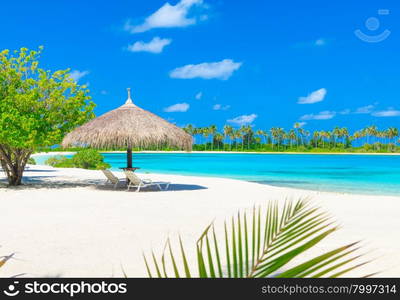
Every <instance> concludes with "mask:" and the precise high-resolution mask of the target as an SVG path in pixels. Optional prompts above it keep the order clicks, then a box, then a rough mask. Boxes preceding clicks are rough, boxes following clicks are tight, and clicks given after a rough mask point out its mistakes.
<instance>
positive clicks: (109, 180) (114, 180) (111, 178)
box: [101, 170, 126, 189]
mask: <svg viewBox="0 0 400 300" xmlns="http://www.w3.org/2000/svg"><path fill="white" fill-rule="evenodd" d="M101 171H102V172H103V174H104V175H105V176H106V177H107V180H106V182H105V184H107V183H111V184H113V185H114V189H116V188H117V187H118V185H120V184H126V180H125V179H122V180H121V179H119V178H118V177H117V176H115V175H114V174H113V173H112V172H111V171H110V170H101Z"/></svg>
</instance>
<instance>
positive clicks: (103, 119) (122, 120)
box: [62, 89, 192, 151]
mask: <svg viewBox="0 0 400 300" xmlns="http://www.w3.org/2000/svg"><path fill="white" fill-rule="evenodd" d="M155 145H169V146H175V147H178V148H180V149H184V150H188V151H190V150H191V149H192V136H191V135H189V134H188V133H186V132H185V131H184V130H182V129H181V128H179V127H177V126H175V125H173V124H171V123H169V122H167V121H166V120H164V119H162V118H160V117H158V116H156V115H155V114H153V113H151V112H149V111H147V110H144V109H142V108H140V107H138V106H136V105H135V104H133V102H132V99H131V97H130V90H129V89H128V100H127V101H126V103H125V104H124V105H122V106H120V107H119V108H117V109H114V110H112V111H109V112H107V113H105V114H104V115H101V116H100V117H97V118H95V119H93V120H91V121H89V122H87V123H86V124H84V125H82V126H80V127H78V128H76V129H75V130H74V131H72V132H70V133H69V134H67V136H66V137H65V138H64V140H63V142H62V146H63V147H73V146H78V147H79V146H90V147H92V148H101V149H111V148H114V149H115V148H134V147H147V146H155Z"/></svg>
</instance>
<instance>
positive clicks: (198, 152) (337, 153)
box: [33, 151, 400, 157]
mask: <svg viewBox="0 0 400 300" xmlns="http://www.w3.org/2000/svg"><path fill="white" fill-rule="evenodd" d="M75 153H76V152H67V151H65V152H40V153H35V154H33V157H34V156H35V155H57V154H58V155H70V154H75ZM101 153H126V151H101ZM136 153H175V154H176V153H188V154H191V153H192V154H201V153H204V154H283V155H284V154H302V155H308V154H310V155H392V156H393V155H394V156H398V155H400V153H351V152H247V151H190V152H187V151H139V152H136Z"/></svg>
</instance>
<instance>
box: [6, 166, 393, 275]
mask: <svg viewBox="0 0 400 300" xmlns="http://www.w3.org/2000/svg"><path fill="white" fill-rule="evenodd" d="M119 176H120V177H123V175H122V173H120V174H119ZM140 176H141V177H143V178H151V179H153V180H162V181H170V182H171V183H172V184H171V187H170V190H169V191H161V192H160V191H144V192H140V193H135V192H134V191H130V192H127V191H126V190H124V189H122V188H121V189H118V190H113V189H112V188H105V187H102V186H100V184H102V183H103V182H104V176H103V174H102V173H101V172H100V171H88V170H81V169H54V168H51V167H47V166H30V168H29V170H28V171H26V172H25V177H24V180H25V182H26V183H28V184H27V185H24V186H20V187H16V188H5V187H1V188H0V201H1V207H2V209H1V217H0V228H1V235H0V245H1V248H0V255H7V254H10V253H13V252H15V253H16V254H15V259H12V260H10V261H8V263H7V264H6V265H5V266H4V267H3V268H1V269H0V272H1V276H5V277H6V276H13V275H17V274H20V273H25V274H26V275H25V276H28V277H39V276H44V277H54V276H61V277H81V276H82V277H111V276H115V277H119V276H122V268H121V266H123V269H124V270H125V272H126V273H127V275H128V276H130V277H142V276H146V272H145V266H144V263H143V258H142V252H143V251H144V252H146V253H149V251H150V250H151V249H154V250H155V251H156V253H160V251H161V249H162V247H163V245H164V243H165V241H166V239H167V237H171V238H172V240H173V241H176V237H177V235H178V234H181V236H182V238H183V240H184V243H185V246H186V248H187V249H186V250H187V252H188V254H190V253H191V254H190V255H189V256H190V259H191V260H193V259H194V256H193V254H194V251H193V250H194V248H193V246H194V243H195V241H196V240H197V238H198V237H199V235H200V234H201V232H202V231H203V230H204V228H205V227H206V226H207V225H208V224H209V223H210V222H212V221H213V220H215V221H216V223H217V227H218V224H219V225H220V224H221V223H222V222H223V221H224V220H225V219H226V218H228V217H230V216H232V214H234V213H236V212H237V211H238V210H239V209H251V208H252V207H253V205H255V204H263V203H265V202H266V201H267V200H275V199H277V200H282V201H283V200H284V199H285V198H292V199H298V198H300V197H311V198H312V201H314V202H315V203H316V204H318V205H320V206H321V207H322V208H323V209H325V210H327V211H329V212H330V213H331V214H332V215H333V216H334V219H336V220H337V222H338V223H339V224H340V225H341V226H342V228H341V229H339V230H338V231H337V232H336V233H334V234H333V235H332V236H330V237H328V238H327V239H325V240H324V241H323V242H322V243H321V245H320V246H318V247H316V248H315V249H313V250H311V251H309V252H308V255H314V254H318V253H320V251H321V250H324V251H326V250H330V249H333V248H334V247H336V246H339V245H344V244H347V243H350V242H354V241H358V240H362V245H363V250H362V251H361V252H369V253H368V254H367V255H366V258H376V260H375V261H374V262H372V263H370V264H368V265H366V266H365V267H363V268H362V269H359V270H358V271H355V272H353V273H351V274H349V276H359V275H366V274H369V273H372V272H376V271H382V272H381V273H380V274H378V275H377V276H394V277H399V276H400V239H399V229H400V218H399V214H400V197H389V196H372V195H369V196H367V195H350V194H340V193H327V192H314V191H303V190H295V189H289V188H280V187H273V186H268V185H262V184H258V183H251V182H245V181H239V180H232V179H223V178H212V177H194V176H177V175H162V174H140ZM0 179H2V180H3V182H4V174H1V175H0Z"/></svg>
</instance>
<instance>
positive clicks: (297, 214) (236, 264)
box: [144, 200, 371, 278]
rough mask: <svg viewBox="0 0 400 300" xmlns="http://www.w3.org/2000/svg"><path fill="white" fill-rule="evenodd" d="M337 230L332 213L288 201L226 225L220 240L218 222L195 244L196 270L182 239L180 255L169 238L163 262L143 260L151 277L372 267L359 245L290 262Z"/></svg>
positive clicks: (335, 272)
mask: <svg viewBox="0 0 400 300" xmlns="http://www.w3.org/2000/svg"><path fill="white" fill-rule="evenodd" d="M337 229H338V227H337V226H335V225H332V221H331V218H330V217H329V215H328V214H326V213H325V212H321V210H320V209H319V208H318V207H313V206H312V205H310V203H309V202H307V201H303V200H300V201H297V202H291V201H288V202H286V203H285V205H284V207H283V208H282V209H280V208H279V207H278V204H277V202H269V203H268V205H267V206H266V208H265V209H261V208H254V209H253V210H252V211H251V212H250V213H246V212H242V213H241V212H239V213H238V214H237V216H235V217H232V219H231V221H230V222H225V226H224V229H223V231H222V232H223V233H224V234H223V235H224V237H223V238H222V239H221V240H220V239H219V238H218V236H217V233H216V230H215V226H214V224H211V225H209V226H208V227H207V228H206V229H205V231H204V232H203V234H202V235H201V236H200V238H199V240H198V241H197V243H196V253H195V256H196V257H197V266H194V265H192V264H190V262H189V261H188V260H187V255H186V252H185V249H184V246H183V242H182V240H181V238H180V237H179V244H178V247H177V248H178V249H179V250H178V252H177V253H175V251H174V250H173V247H172V245H171V242H170V240H169V239H168V241H167V243H166V245H165V247H164V251H163V253H162V255H161V257H160V258H159V259H157V257H156V256H155V254H154V253H152V254H151V257H152V258H151V260H152V263H151V264H150V262H149V261H148V260H147V258H146V256H144V261H145V265H146V269H147V273H148V275H149V277H153V276H154V275H155V276H156V277H161V278H167V277H187V278H190V277H192V276H193V277H201V278H223V277H228V278H257V277H258V278H267V277H281V278H294V277H302V278H304V277H313V278H316V277H333V278H335V277H339V276H342V275H344V274H347V273H348V272H349V271H352V270H354V269H357V268H359V267H361V266H362V265H364V264H366V263H367V262H364V261H363V262H357V261H359V260H360V259H361V257H362V255H360V254H357V251H358V250H359V243H358V242H355V243H349V244H347V245H344V246H341V247H338V248H336V249H333V250H330V251H328V252H324V253H321V254H320V255H318V256H316V257H313V258H311V259H309V260H307V261H305V262H303V263H301V264H298V265H295V266H293V265H291V266H289V265H288V264H289V263H290V262H292V261H293V260H294V259H296V258H298V257H299V255H303V254H304V253H305V252H306V251H308V250H309V249H310V248H313V247H314V246H316V245H318V244H319V242H320V241H321V240H323V239H324V238H325V237H327V236H329V235H330V234H331V233H333V232H335V231H336V230H337ZM221 242H222V247H221ZM179 261H181V262H182V263H181V264H180V263H178V262H179ZM354 262H357V263H356V264H354ZM195 268H196V269H197V270H198V274H196V275H194V273H193V271H194V269H195ZM368 276H371V275H368ZM366 277H367V276H366Z"/></svg>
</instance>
